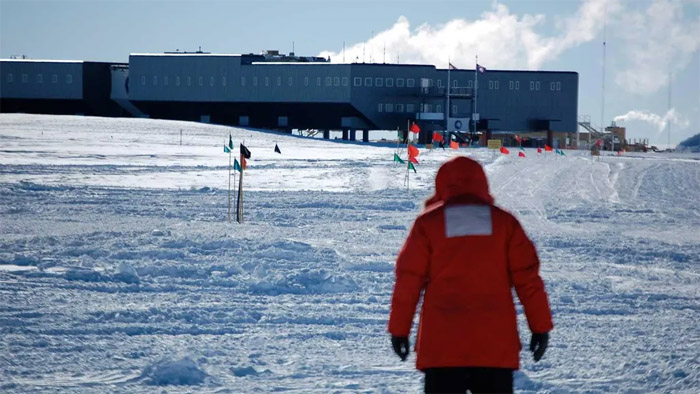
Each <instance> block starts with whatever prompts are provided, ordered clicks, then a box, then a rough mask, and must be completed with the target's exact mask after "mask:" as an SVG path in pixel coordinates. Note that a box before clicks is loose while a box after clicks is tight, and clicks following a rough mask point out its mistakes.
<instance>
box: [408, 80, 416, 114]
mask: <svg viewBox="0 0 700 394" xmlns="http://www.w3.org/2000/svg"><path fill="white" fill-rule="evenodd" d="M406 86H407V87H409V88H412V87H414V86H416V80H415V79H413V78H408V79H406ZM411 112H413V111H411Z"/></svg>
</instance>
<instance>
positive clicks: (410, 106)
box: [406, 104, 416, 112]
mask: <svg viewBox="0 0 700 394" xmlns="http://www.w3.org/2000/svg"><path fill="white" fill-rule="evenodd" d="M415 108H416V107H415V106H414V105H413V104H406V112H413V111H415V110H416V109H415Z"/></svg>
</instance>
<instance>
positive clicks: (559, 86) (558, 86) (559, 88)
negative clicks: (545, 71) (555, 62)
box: [557, 82, 561, 90]
mask: <svg viewBox="0 0 700 394" xmlns="http://www.w3.org/2000/svg"><path fill="white" fill-rule="evenodd" d="M557 90H561V82H557Z"/></svg>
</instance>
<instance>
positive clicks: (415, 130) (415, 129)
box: [409, 123, 420, 134]
mask: <svg viewBox="0 0 700 394" xmlns="http://www.w3.org/2000/svg"><path fill="white" fill-rule="evenodd" d="M409 130H411V133H415V134H418V133H420V127H418V125H417V124H415V123H414V124H412V125H411V128H410V129H409Z"/></svg>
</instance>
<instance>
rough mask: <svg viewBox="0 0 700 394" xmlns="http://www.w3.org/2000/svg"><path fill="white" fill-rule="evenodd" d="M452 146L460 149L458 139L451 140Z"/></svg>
mask: <svg viewBox="0 0 700 394" xmlns="http://www.w3.org/2000/svg"><path fill="white" fill-rule="evenodd" d="M450 148H452V149H459V144H458V143H457V141H450Z"/></svg>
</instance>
